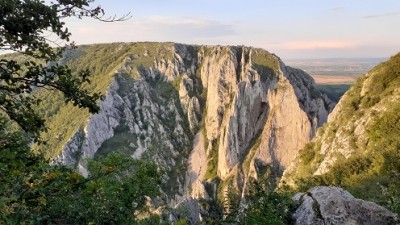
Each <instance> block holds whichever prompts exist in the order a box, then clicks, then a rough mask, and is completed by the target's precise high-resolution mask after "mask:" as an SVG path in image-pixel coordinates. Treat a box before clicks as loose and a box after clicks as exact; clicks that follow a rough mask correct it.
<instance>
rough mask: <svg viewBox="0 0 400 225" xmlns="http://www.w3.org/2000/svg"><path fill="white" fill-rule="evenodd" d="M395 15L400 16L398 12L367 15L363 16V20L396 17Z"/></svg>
mask: <svg viewBox="0 0 400 225" xmlns="http://www.w3.org/2000/svg"><path fill="white" fill-rule="evenodd" d="M397 15H400V12H391V13H382V14H375V15H367V16H364V18H365V19H374V18H379V17H388V16H397Z"/></svg>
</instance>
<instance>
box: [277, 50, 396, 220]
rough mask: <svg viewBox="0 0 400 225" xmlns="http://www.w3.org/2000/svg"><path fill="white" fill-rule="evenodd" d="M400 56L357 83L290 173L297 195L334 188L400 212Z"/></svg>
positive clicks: (287, 174) (285, 181) (288, 177)
mask: <svg viewBox="0 0 400 225" xmlns="http://www.w3.org/2000/svg"><path fill="white" fill-rule="evenodd" d="M399 100H400V54H397V55H395V56H393V57H391V58H390V59H389V60H388V61H386V62H384V63H381V64H379V65H378V66H376V67H375V68H373V69H372V70H371V71H369V72H368V73H367V74H365V75H364V76H361V77H360V78H358V79H357V81H356V83H355V85H353V86H352V87H351V88H350V90H349V91H348V92H346V94H345V95H344V96H343V97H342V99H341V100H340V102H339V103H338V105H337V106H336V108H335V109H334V110H333V112H332V113H331V114H330V115H329V118H328V123H327V124H325V125H324V126H323V127H321V128H320V129H319V130H318V132H317V134H316V136H315V137H314V139H313V140H312V142H310V143H309V144H307V145H306V146H305V147H304V148H303V149H302V150H300V151H299V155H298V157H297V158H296V160H295V161H294V163H293V164H292V165H291V166H290V167H289V168H288V170H286V171H285V174H284V177H283V182H282V185H283V184H287V185H289V186H291V187H294V188H295V189H297V190H306V189H308V188H309V187H312V186H316V185H334V186H340V187H343V188H345V189H347V190H349V191H350V192H351V193H352V194H353V195H355V196H356V197H359V198H362V199H367V200H372V201H374V202H377V203H378V204H382V205H383V206H385V207H387V208H389V209H391V210H392V211H394V212H397V213H399V212H400V207H399V206H400V204H399V203H400V198H399V196H400V192H399V190H400V139H399V136H400V124H399V121H400V101H399Z"/></svg>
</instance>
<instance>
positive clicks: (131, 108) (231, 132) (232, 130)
mask: <svg viewBox="0 0 400 225" xmlns="http://www.w3.org/2000/svg"><path fill="white" fill-rule="evenodd" d="M123 47H124V48H128V47H129V46H128V45H123ZM131 47H132V48H134V49H141V50H140V51H141V52H135V51H133V50H132V52H129V51H127V53H126V56H125V59H124V61H122V62H121V65H120V67H119V68H118V69H117V71H116V72H115V76H114V78H113V80H112V82H111V83H110V85H109V88H108V91H107V94H106V98H105V100H104V101H103V102H101V103H100V107H101V111H100V113H99V114H96V115H93V116H91V117H90V118H88V121H87V123H86V124H85V126H84V127H83V128H77V131H76V133H75V134H74V135H73V136H72V137H71V139H70V140H69V141H68V142H67V143H66V144H65V145H64V149H63V151H62V152H61V154H60V156H59V157H58V159H57V160H58V162H61V163H64V164H72V165H78V167H80V168H81V171H82V172H83V173H84V167H85V163H84V161H85V158H93V157H97V156H101V155H106V154H107V153H108V152H111V151H114V150H122V151H125V152H127V153H129V154H131V155H132V156H133V157H135V158H145V159H151V160H153V161H155V162H156V163H157V164H158V165H159V166H160V167H162V168H163V169H165V170H166V171H167V173H166V175H165V177H164V187H162V189H163V190H164V193H166V196H170V197H174V195H184V194H187V195H192V196H193V197H207V196H215V195H216V193H208V192H207V190H206V188H205V186H204V183H205V182H206V183H208V184H207V185H208V186H211V187H215V185H216V184H215V183H213V179H214V178H216V177H219V178H220V179H221V180H227V179H229V178H230V177H232V176H233V177H235V178H237V179H235V180H236V181H237V183H236V184H235V185H236V186H237V187H239V188H240V187H243V185H244V184H245V183H246V181H247V180H248V178H249V177H253V178H256V179H257V177H258V176H260V175H262V174H263V173H264V172H265V168H267V167H270V168H273V169H274V170H276V171H278V172H279V173H281V172H282V171H283V170H284V169H285V168H286V167H287V166H288V165H289V162H290V161H292V159H293V158H294V156H295V155H296V153H297V151H298V150H299V149H300V148H302V147H303V146H304V145H305V144H306V143H307V142H308V141H309V140H310V139H311V138H312V137H313V136H314V134H315V132H316V129H317V127H319V126H321V125H322V124H323V123H324V122H325V121H326V119H327V115H328V113H329V112H330V110H331V109H332V108H333V103H332V102H331V101H330V100H329V99H327V98H326V97H325V96H324V95H322V94H321V93H320V92H319V91H318V90H317V89H315V87H314V81H313V80H312V78H311V77H310V76H308V75H307V74H305V73H304V72H303V71H301V70H297V69H293V68H290V67H286V66H285V65H284V64H283V62H282V61H281V60H280V59H279V58H278V57H277V56H275V55H273V54H270V53H268V52H267V51H265V50H262V49H255V48H248V47H231V46H225V47H223V46H189V45H181V44H159V43H157V44H154V43H134V44H132V46H131ZM143 49H145V50H143ZM82 55H84V54H82ZM111 56H112V55H110V57H111ZM75 60H79V58H78V59H75ZM199 136H201V137H199ZM195 137H196V138H195ZM199 142H201V143H199ZM191 152H192V154H191V157H189V155H190V153H191ZM193 157H199V158H201V159H202V161H201V163H200V164H199V163H193V162H192V163H190V162H191V161H193V160H192V158H193ZM194 159H195V158H194ZM188 160H189V162H188ZM206 176H207V177H208V178H206ZM212 189H213V190H214V192H215V190H216V189H217V188H212Z"/></svg>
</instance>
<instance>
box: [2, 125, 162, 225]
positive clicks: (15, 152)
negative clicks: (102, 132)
mask: <svg viewBox="0 0 400 225" xmlns="http://www.w3.org/2000/svg"><path fill="white" fill-rule="evenodd" d="M9 130H10V129H8V127H7V125H6V120H5V119H4V118H1V119H0V172H1V176H0V183H1V185H0V199H1V201H0V220H1V221H3V222H4V223H5V224H48V223H53V224H54V223H62V224H89V223H94V224H116V223H117V224H130V223H133V222H135V221H136V215H138V213H140V212H143V210H145V209H146V207H147V206H146V202H147V197H146V196H148V197H153V196H156V195H157V194H158V193H159V185H160V183H161V177H160V175H159V172H158V171H157V167H156V166H155V165H154V164H152V163H149V162H143V161H138V160H134V159H132V158H131V157H129V156H127V155H124V154H121V153H114V154H111V155H109V156H108V157H107V158H102V159H99V160H97V161H90V162H89V167H88V169H89V173H90V175H89V176H88V177H87V178H85V177H83V176H82V175H80V174H78V173H77V172H75V171H73V170H71V169H69V168H67V167H65V166H60V165H53V166H52V165H49V163H48V161H46V160H45V159H44V158H43V157H41V156H38V155H34V154H33V153H32V152H31V151H30V148H29V146H28V143H27V142H26V141H25V140H24V138H23V137H22V136H21V134H20V133H19V132H10V131H9Z"/></svg>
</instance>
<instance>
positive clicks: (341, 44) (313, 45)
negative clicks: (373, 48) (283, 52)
mask: <svg viewBox="0 0 400 225" xmlns="http://www.w3.org/2000/svg"><path fill="white" fill-rule="evenodd" d="M277 47H280V48H282V49H287V50H316V49H346V48H351V47H354V45H353V44H352V43H349V42H346V41H337V40H331V41H297V42H284V43H279V44H277Z"/></svg>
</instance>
